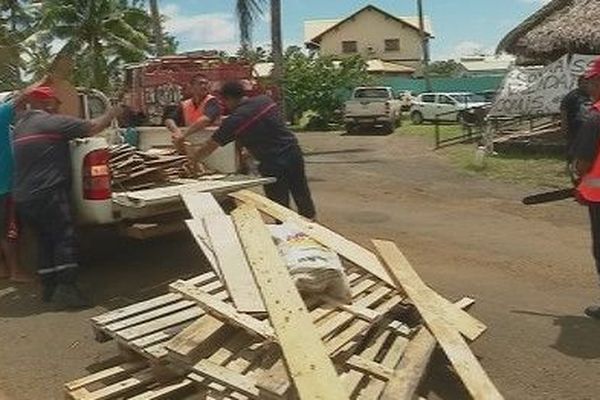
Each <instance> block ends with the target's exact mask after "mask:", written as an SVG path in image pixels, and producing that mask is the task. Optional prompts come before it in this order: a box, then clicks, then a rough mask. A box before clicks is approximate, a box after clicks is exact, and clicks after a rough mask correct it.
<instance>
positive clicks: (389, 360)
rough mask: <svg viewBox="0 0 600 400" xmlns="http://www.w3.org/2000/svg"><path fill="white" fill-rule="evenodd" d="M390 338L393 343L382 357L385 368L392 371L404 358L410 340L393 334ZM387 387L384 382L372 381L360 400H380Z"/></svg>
mask: <svg viewBox="0 0 600 400" xmlns="http://www.w3.org/2000/svg"><path fill="white" fill-rule="evenodd" d="M389 338H390V339H391V340H392V342H391V344H389V348H388V350H387V352H386V353H385V355H383V357H382V360H381V365H382V367H383V368H387V369H388V370H392V368H393V367H394V365H396V364H397V363H398V362H399V361H400V359H401V358H402V354H403V353H404V350H406V345H407V343H408V339H406V338H404V337H401V336H397V335H396V334H395V333H393V332H390V333H389ZM385 385H386V383H385V382H384V381H382V380H378V379H373V380H371V382H369V384H368V385H367V387H365V389H364V390H363V391H362V392H361V393H360V396H359V397H358V400H372V399H378V398H379V396H380V395H381V392H383V390H384V389H385Z"/></svg>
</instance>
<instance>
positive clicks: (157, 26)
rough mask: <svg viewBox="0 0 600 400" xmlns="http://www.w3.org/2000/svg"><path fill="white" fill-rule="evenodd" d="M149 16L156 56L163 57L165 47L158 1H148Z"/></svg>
mask: <svg viewBox="0 0 600 400" xmlns="http://www.w3.org/2000/svg"><path fill="white" fill-rule="evenodd" d="M150 16H151V18H152V31H153V34H154V41H155V42H156V56H157V57H160V56H164V55H165V45H164V38H163V32H162V24H161V18H160V12H159V11H158V0H150Z"/></svg>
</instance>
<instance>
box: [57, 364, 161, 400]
mask: <svg viewBox="0 0 600 400" xmlns="http://www.w3.org/2000/svg"><path fill="white" fill-rule="evenodd" d="M154 380H155V378H154V374H153V372H152V371H151V370H149V369H148V370H144V371H142V372H139V373H136V374H134V375H133V376H131V377H130V378H127V379H125V380H123V381H119V382H117V383H114V384H112V385H109V386H106V387H104V388H102V389H99V390H94V391H93V392H92V391H89V390H87V389H86V388H79V389H77V390H74V391H72V392H68V395H69V396H70V397H71V398H72V399H75V400H108V399H112V398H115V397H119V396H123V395H126V394H127V393H130V392H132V391H134V390H138V389H139V388H141V387H143V386H145V385H147V384H149V383H151V382H153V381H154Z"/></svg>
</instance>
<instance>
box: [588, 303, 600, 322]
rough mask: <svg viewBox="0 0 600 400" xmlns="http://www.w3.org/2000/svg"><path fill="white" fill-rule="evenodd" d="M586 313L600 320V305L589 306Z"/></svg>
mask: <svg viewBox="0 0 600 400" xmlns="http://www.w3.org/2000/svg"><path fill="white" fill-rule="evenodd" d="M585 315H587V316H588V317H590V318H593V319H599V320H600V306H589V307H588V308H586V309H585Z"/></svg>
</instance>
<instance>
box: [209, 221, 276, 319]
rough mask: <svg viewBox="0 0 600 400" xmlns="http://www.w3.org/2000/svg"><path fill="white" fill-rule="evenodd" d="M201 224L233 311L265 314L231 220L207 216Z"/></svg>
mask: <svg viewBox="0 0 600 400" xmlns="http://www.w3.org/2000/svg"><path fill="white" fill-rule="evenodd" d="M203 221H204V227H205V229H206V233H207V234H208V237H210V242H211V243H212V249H213V252H214V254H215V258H216V259H217V262H218V264H219V270H220V271H221V274H222V276H223V281H224V283H225V286H227V290H228V291H229V295H230V296H231V299H232V301H233V304H234V305H235V307H236V308H237V309H238V311H240V312H246V313H264V312H266V310H265V306H264V304H263V301H262V298H261V297H260V292H259V291H258V287H257V286H256V282H255V281H254V276H253V275H252V271H250V266H249V265H248V261H246V255H245V254H244V250H243V249H242V245H241V243H240V241H239V239H238V235H237V232H236V230H235V226H234V225H233V222H232V220H231V217H229V216H227V215H209V216H206V217H205V218H204V219H203Z"/></svg>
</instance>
